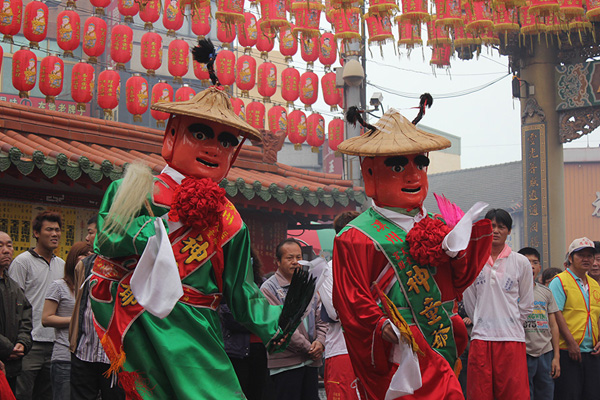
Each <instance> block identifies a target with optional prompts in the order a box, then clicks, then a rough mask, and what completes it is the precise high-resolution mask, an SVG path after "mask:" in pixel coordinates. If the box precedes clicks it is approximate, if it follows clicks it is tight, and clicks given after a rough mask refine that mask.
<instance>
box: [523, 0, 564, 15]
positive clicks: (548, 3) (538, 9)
mask: <svg viewBox="0 0 600 400" xmlns="http://www.w3.org/2000/svg"><path fill="white" fill-rule="evenodd" d="M559 10H560V4H559V1H558V0H530V6H529V14H531V15H533V16H535V17H543V16H546V15H551V14H554V13H556V12H558V11H559Z"/></svg>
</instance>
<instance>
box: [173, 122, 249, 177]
mask: <svg viewBox="0 0 600 400" xmlns="http://www.w3.org/2000/svg"><path fill="white" fill-rule="evenodd" d="M238 144H239V133H238V132H237V130H236V129H233V128H232V127H229V126H227V125H223V124H220V123H217V122H213V121H208V120H202V119H199V118H196V117H190V116H187V115H175V116H173V118H171V120H170V121H169V124H168V125H167V129H166V132H165V138H164V141H163V148H162V156H163V158H164V159H165V160H166V161H167V163H168V164H169V165H170V166H171V167H172V168H174V169H176V170H177V171H179V172H180V173H181V174H183V175H185V176H189V177H194V178H208V179H211V180H213V181H215V182H220V181H222V180H223V178H225V176H227V173H228V172H229V168H230V167H231V163H232V159H233V155H234V153H235V150H236V146H237V145H238Z"/></svg>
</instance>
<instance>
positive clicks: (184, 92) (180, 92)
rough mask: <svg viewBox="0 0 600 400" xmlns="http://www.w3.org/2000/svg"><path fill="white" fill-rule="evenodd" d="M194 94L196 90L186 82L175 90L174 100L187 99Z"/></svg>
mask: <svg viewBox="0 0 600 400" xmlns="http://www.w3.org/2000/svg"><path fill="white" fill-rule="evenodd" d="M195 95H196V91H195V90H194V89H192V88H191V87H190V85H188V84H187V83H184V84H183V86H182V87H180V88H179V89H177V91H175V101H188V100H191V99H192V98H193V97H194V96H195Z"/></svg>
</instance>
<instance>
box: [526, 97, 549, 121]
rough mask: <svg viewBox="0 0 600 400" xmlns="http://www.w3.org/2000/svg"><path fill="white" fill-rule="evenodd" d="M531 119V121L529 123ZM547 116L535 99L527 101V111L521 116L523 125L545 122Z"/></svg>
mask: <svg viewBox="0 0 600 400" xmlns="http://www.w3.org/2000/svg"><path fill="white" fill-rule="evenodd" d="M528 119H530V120H531V121H528ZM545 121H546V114H545V113H544V110H542V107H540V105H539V104H538V102H537V100H536V99H535V98H534V97H530V98H528V99H527V103H525V109H524V110H523V114H521V124H522V125H525V124H531V123H536V122H545Z"/></svg>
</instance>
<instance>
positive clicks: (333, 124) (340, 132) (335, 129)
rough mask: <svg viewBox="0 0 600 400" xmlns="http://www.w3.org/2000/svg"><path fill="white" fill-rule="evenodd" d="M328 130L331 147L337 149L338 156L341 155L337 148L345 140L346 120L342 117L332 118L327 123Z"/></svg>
mask: <svg viewBox="0 0 600 400" xmlns="http://www.w3.org/2000/svg"><path fill="white" fill-rule="evenodd" d="M327 132H328V133H327V137H328V140H329V148H330V149H331V150H333V151H335V155H336V157H339V156H340V153H339V152H338V151H337V148H338V146H339V145H340V143H342V142H343V141H344V121H343V120H342V119H340V118H334V119H332V120H331V121H329V125H327Z"/></svg>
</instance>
